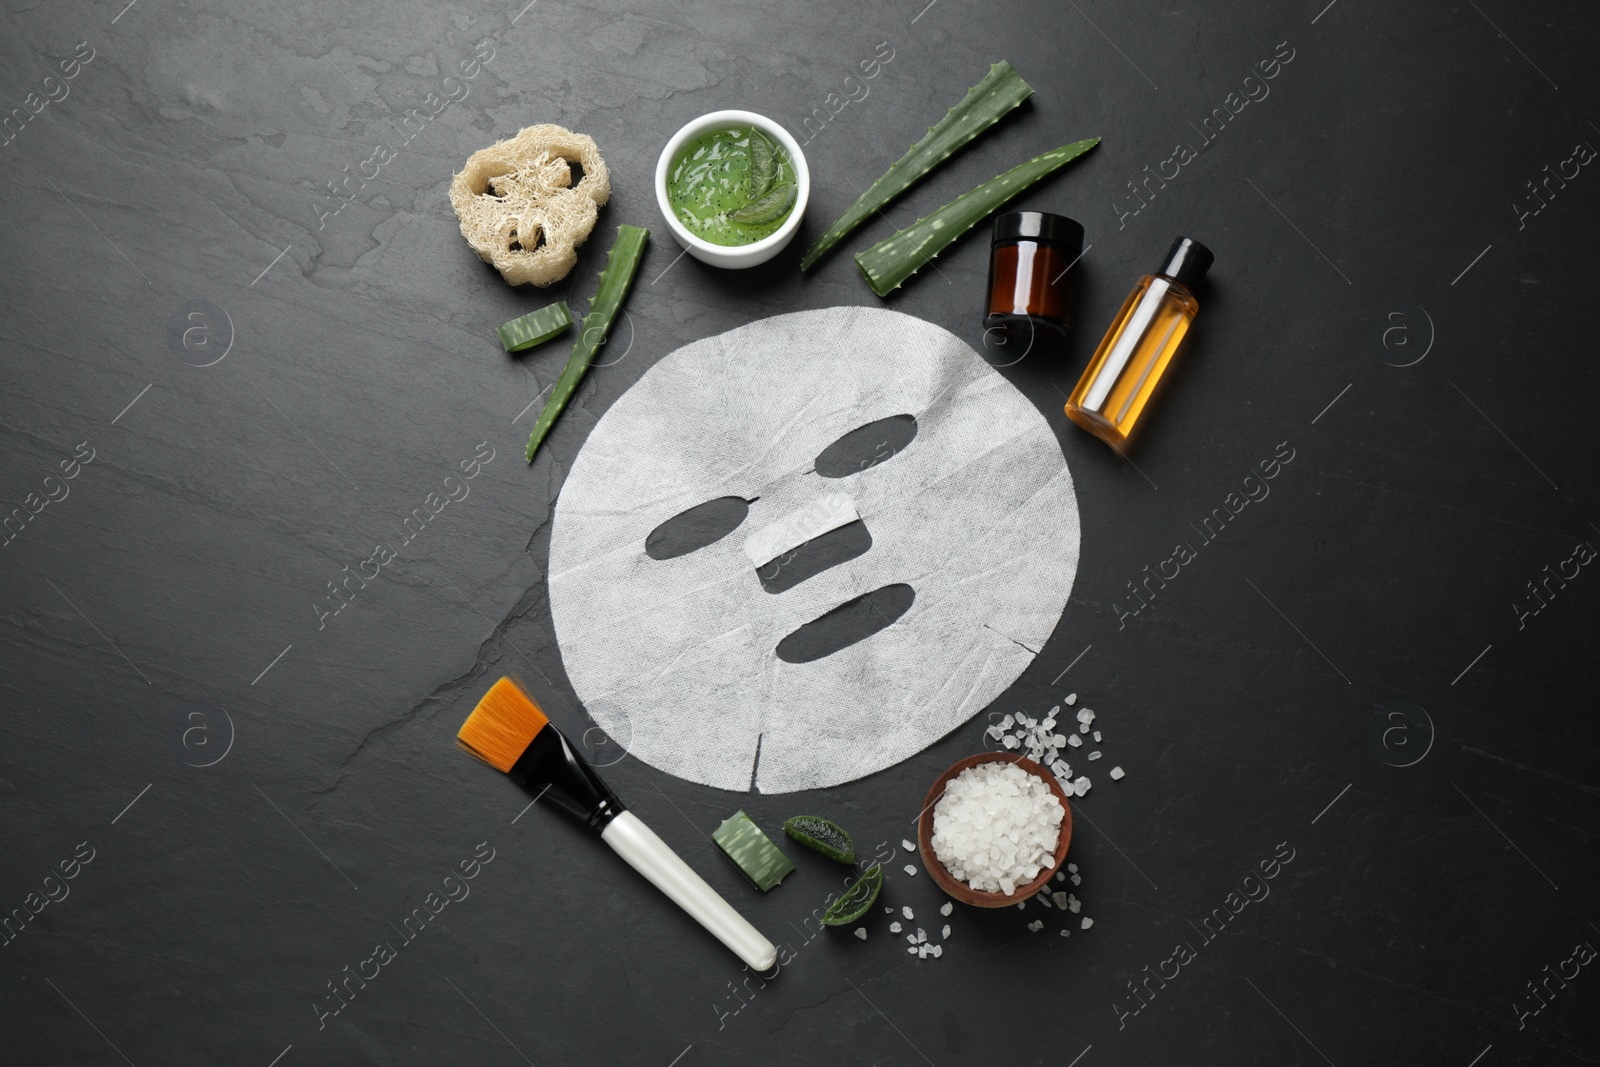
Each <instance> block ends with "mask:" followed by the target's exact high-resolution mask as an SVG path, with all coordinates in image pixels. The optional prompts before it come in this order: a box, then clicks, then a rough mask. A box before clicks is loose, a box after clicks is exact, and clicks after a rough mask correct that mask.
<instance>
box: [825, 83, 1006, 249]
mask: <svg viewBox="0 0 1600 1067" xmlns="http://www.w3.org/2000/svg"><path fill="white" fill-rule="evenodd" d="M1032 95H1033V87H1032V86H1030V85H1029V84H1028V83H1027V82H1025V81H1023V80H1022V75H1020V74H1018V73H1017V72H1016V71H1015V70H1014V69H1013V68H1012V66H1011V64H1010V63H1007V62H1006V61H1005V60H1003V59H1002V60H1001V61H1000V62H998V63H996V64H994V65H993V66H991V67H990V68H989V73H988V74H987V75H985V76H984V79H983V80H982V81H980V82H979V83H978V84H977V85H974V86H973V87H972V88H971V89H968V90H967V95H966V97H965V98H963V99H962V101H961V102H960V103H959V104H957V105H956V106H955V107H953V108H951V109H950V110H949V111H947V112H945V116H944V118H942V119H940V120H939V121H938V122H937V123H935V124H934V125H932V126H930V127H928V132H927V134H925V135H924V136H923V138H922V140H920V141H918V142H917V143H916V144H914V145H912V146H911V147H910V148H909V149H908V150H907V151H906V154H905V155H903V156H901V157H900V158H899V159H898V160H896V161H895V162H894V163H893V164H891V165H890V167H889V169H888V170H886V171H884V173H883V176H882V177H880V178H879V179H878V180H877V181H875V182H873V183H872V186H871V187H870V188H869V189H868V190H867V191H866V192H864V193H862V194H861V196H860V198H859V199H857V200H856V202H855V203H854V204H851V205H850V210H848V211H846V212H845V213H844V214H843V215H840V216H839V221H837V222H835V223H834V224H833V225H832V226H829V227H828V232H827V233H824V234H823V235H822V236H821V237H819V238H817V243H816V244H814V245H812V246H811V250H810V251H809V252H807V253H806V254H805V258H804V259H802V260H801V261H800V269H801V270H809V269H810V268H811V265H812V264H813V263H815V262H816V261H817V260H819V259H821V258H822V257H823V256H824V255H825V254H826V253H827V251H828V249H830V248H832V247H833V246H834V245H836V244H838V243H839V242H840V241H842V240H844V238H845V237H847V236H848V235H849V234H850V232H851V231H852V230H854V229H855V228H856V227H857V226H860V225H861V224H862V223H863V222H865V221H867V219H868V218H870V217H871V216H872V215H874V214H876V213H877V212H878V211H880V210H881V209H882V208H883V207H884V206H885V205H887V204H889V203H890V202H891V201H893V200H894V199H895V197H897V196H899V195H900V194H901V193H903V192H905V191H906V190H907V189H909V188H911V187H912V186H913V185H915V184H916V183H917V182H919V181H921V180H922V179H923V178H925V177H927V176H928V174H929V173H930V172H931V171H932V170H933V169H934V168H935V167H937V166H938V165H939V164H940V163H943V162H944V161H945V160H947V159H949V158H950V157H951V156H952V155H954V154H955V153H956V150H957V149H959V148H961V146H962V145H964V144H966V143H967V142H968V141H970V140H972V139H973V138H974V137H976V136H978V134H980V133H982V132H983V131H984V130H986V129H988V128H989V127H990V126H993V125H994V124H995V123H997V122H999V121H1000V119H1001V118H1003V117H1004V116H1005V115H1006V113H1007V112H1009V111H1010V110H1011V109H1012V108H1014V107H1016V106H1017V105H1018V104H1020V103H1022V102H1023V101H1024V100H1026V99H1027V98H1028V97H1030V96H1032Z"/></svg>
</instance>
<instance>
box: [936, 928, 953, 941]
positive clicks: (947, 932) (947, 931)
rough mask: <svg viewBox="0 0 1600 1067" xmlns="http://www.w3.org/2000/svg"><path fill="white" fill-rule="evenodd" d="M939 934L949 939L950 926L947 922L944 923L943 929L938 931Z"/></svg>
mask: <svg viewBox="0 0 1600 1067" xmlns="http://www.w3.org/2000/svg"><path fill="white" fill-rule="evenodd" d="M939 936H940V937H942V938H944V939H945V940H946V941H948V940H950V927H949V925H948V924H946V926H945V927H944V929H942V930H940V931H939Z"/></svg>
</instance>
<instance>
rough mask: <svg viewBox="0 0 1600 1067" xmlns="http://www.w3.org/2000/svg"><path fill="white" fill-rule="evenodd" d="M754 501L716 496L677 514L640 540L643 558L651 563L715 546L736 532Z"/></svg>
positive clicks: (736, 497) (739, 497)
mask: <svg viewBox="0 0 1600 1067" xmlns="http://www.w3.org/2000/svg"><path fill="white" fill-rule="evenodd" d="M758 499H760V498H759V497H756V498H753V499H750V500H746V499H745V498H744V497H742V496H719V497H717V498H716V499H715V500H707V501H706V502H705V503H703V504H696V505H695V506H694V507H692V508H689V509H688V510H687V511H680V512H678V514H676V515H674V516H673V517H672V518H670V519H668V520H667V521H666V522H664V523H662V524H661V525H660V526H657V527H656V528H655V529H654V530H651V531H650V536H649V537H646V538H645V539H644V552H645V555H647V556H649V557H650V558H651V559H676V558H677V557H679V556H687V555H688V554H689V553H691V552H697V551H699V550H700V549H702V548H705V547H706V546H707V545H710V544H715V543H716V542H718V541H720V540H722V539H723V538H724V537H727V536H728V535H729V534H731V533H732V532H733V531H735V530H737V529H738V528H739V524H740V523H742V522H744V517H745V516H746V515H748V514H750V505H751V504H754V503H755V502H756V500H758Z"/></svg>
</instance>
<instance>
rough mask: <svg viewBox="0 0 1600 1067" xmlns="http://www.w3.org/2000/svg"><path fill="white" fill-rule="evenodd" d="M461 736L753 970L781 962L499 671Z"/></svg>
mask: <svg viewBox="0 0 1600 1067" xmlns="http://www.w3.org/2000/svg"><path fill="white" fill-rule="evenodd" d="M456 743H457V744H459V745H460V746H461V747H462V748H463V749H465V750H466V751H467V752H468V753H469V754H471V755H473V756H476V757H477V758H478V759H480V760H482V761H483V762H485V763H487V764H488V765H489V766H491V767H493V768H494V769H495V770H497V771H501V772H503V773H504V774H505V775H506V776H507V777H509V778H510V779H511V780H512V781H513V782H515V783H517V785H519V786H521V787H522V788H523V789H525V790H527V791H528V792H529V793H532V794H534V797H535V799H538V798H540V797H545V798H548V800H549V801H550V803H552V804H554V805H555V806H556V807H558V808H560V809H561V810H562V811H564V812H566V813H567V814H568V815H571V816H573V817H574V818H576V819H577V820H578V821H579V822H581V823H582V824H583V825H584V826H586V827H588V829H589V830H590V831H591V832H592V833H595V834H597V835H599V837H600V840H602V841H604V842H605V843H606V844H608V845H610V846H611V848H612V851H614V852H616V854H617V855H619V856H621V857H622V858H623V859H624V860H626V861H627V862H628V865H629V866H631V867H632V868H633V869H634V870H636V871H638V872H639V873H640V874H642V875H644V876H645V877H646V878H648V879H649V880H650V881H651V882H652V883H654V884H655V887H656V888H657V889H659V890H661V891H662V892H663V893H665V894H666V895H667V896H669V897H671V898H672V901H673V903H675V904H677V905H678V907H680V908H682V909H683V910H684V911H686V912H688V913H689V914H690V915H692V916H693V917H694V918H695V920H696V921H698V922H699V923H700V925H701V926H704V927H705V928H706V929H707V930H709V931H711V933H713V934H714V935H716V938H717V940H719V941H721V942H722V943H723V944H724V945H727V946H728V947H729V948H730V949H732V950H733V951H734V953H735V954H736V955H737V956H738V957H739V958H740V959H741V960H743V961H744V962H745V963H746V964H747V965H748V966H749V967H750V969H751V970H754V971H767V970H770V969H771V968H772V966H773V964H775V963H776V962H777V960H778V950H777V948H776V947H775V946H774V945H773V944H772V942H771V941H768V940H767V939H766V938H765V937H763V936H762V935H761V932H760V931H759V930H757V929H756V928H755V927H754V926H751V925H750V923H749V922H748V921H747V920H746V919H745V917H744V916H742V915H740V914H739V913H738V912H737V911H735V910H734V909H733V905H731V904H729V903H728V902H727V901H726V900H723V899H722V897H721V896H720V895H718V893H717V891H716V890H715V889H712V888H711V887H710V886H709V885H707V884H706V883H705V880H704V879H702V878H701V877H700V876H699V875H698V874H696V873H695V872H694V869H693V868H691V867H690V866H689V865H688V864H687V863H685V862H683V860H682V859H680V858H679V857H678V854H677V853H676V852H674V851H672V847H671V846H670V845H668V844H667V843H666V842H665V841H663V840H661V838H659V837H657V836H656V835H655V833H654V831H652V830H651V829H650V827H648V826H646V825H645V824H644V823H643V821H641V820H640V818H639V817H638V816H637V815H635V814H634V813H633V812H631V811H629V810H627V809H626V808H625V807H623V806H622V801H620V800H618V799H617V794H615V793H613V792H612V791H611V789H610V788H609V787H608V786H607V785H606V784H605V782H603V781H601V779H600V776H599V775H598V774H596V773H595V770H594V768H593V767H591V766H589V763H588V761H587V760H585V759H584V758H583V757H582V756H581V755H579V754H578V752H577V751H576V750H574V749H573V747H572V745H571V744H570V743H569V742H568V741H567V739H566V736H565V735H563V734H562V732H561V731H560V730H558V729H556V728H555V726H554V725H553V724H552V723H551V722H550V720H549V719H548V718H547V717H546V716H545V713H544V712H543V711H541V710H539V705H538V704H537V703H535V701H534V699H533V698H532V697H531V696H529V695H528V694H527V693H526V692H524V691H523V689H522V687H521V686H519V685H518V684H517V683H516V682H514V681H512V680H511V679H510V678H501V679H500V680H499V681H498V682H496V683H494V685H493V686H491V687H490V688H489V691H488V692H487V693H485V694H484V695H483V699H482V700H480V701H478V706H477V707H475V708H473V709H472V714H471V715H468V716H467V721H466V722H464V723H462V724H461V730H460V732H459V733H457V734H456Z"/></svg>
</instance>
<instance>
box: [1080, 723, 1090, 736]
mask: <svg viewBox="0 0 1600 1067" xmlns="http://www.w3.org/2000/svg"><path fill="white" fill-rule="evenodd" d="M1078 732H1079V733H1080V734H1086V733H1088V732H1089V724H1088V723H1086V722H1085V723H1079V724H1078Z"/></svg>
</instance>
